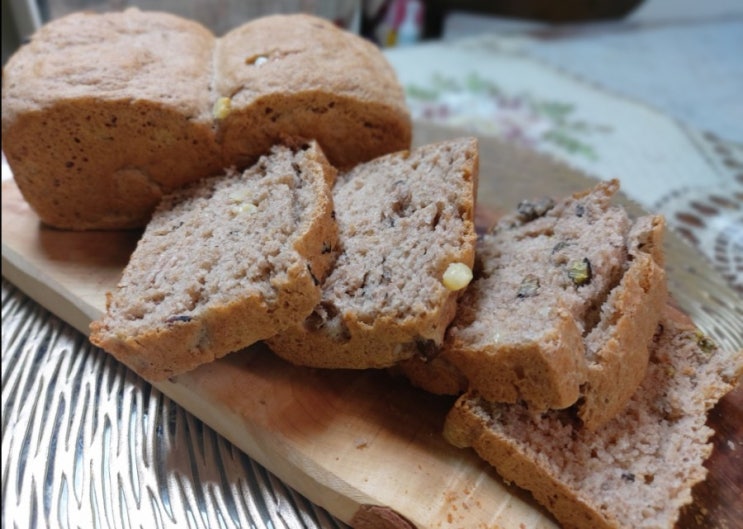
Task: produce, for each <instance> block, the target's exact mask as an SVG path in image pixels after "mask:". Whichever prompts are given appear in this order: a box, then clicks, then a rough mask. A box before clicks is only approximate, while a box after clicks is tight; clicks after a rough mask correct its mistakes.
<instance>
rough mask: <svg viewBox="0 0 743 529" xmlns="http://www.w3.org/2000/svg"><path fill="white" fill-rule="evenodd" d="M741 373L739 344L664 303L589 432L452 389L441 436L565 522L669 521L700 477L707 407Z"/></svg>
mask: <svg viewBox="0 0 743 529" xmlns="http://www.w3.org/2000/svg"><path fill="white" fill-rule="evenodd" d="M741 371H743V351H738V352H734V353H731V352H725V351H722V350H720V349H718V348H716V347H715V346H714V345H713V344H712V342H711V341H710V340H709V339H708V338H706V337H705V336H704V335H703V334H701V333H700V332H699V331H698V330H697V329H696V328H695V327H694V325H693V324H692V323H691V322H690V321H689V319H688V318H687V317H686V316H685V315H683V314H681V313H679V312H678V311H677V310H675V309H672V308H670V307H667V308H666V309H665V311H664V313H663V317H662V320H661V323H660V325H659V326H658V333H657V334H656V335H655V337H654V339H653V346H652V354H651V361H650V364H649V367H648V370H647V374H646V376H645V379H644V380H643V382H642V384H641V386H640V388H639V389H638V391H637V392H636V393H635V394H634V395H633V396H632V398H631V400H630V402H629V404H628V405H627V406H626V408H625V409H624V410H623V411H622V412H621V413H620V414H619V415H617V416H616V417H615V418H613V419H612V420H611V421H609V422H608V423H607V424H605V425H604V426H603V427H602V428H600V429H599V430H597V431H595V432H591V431H589V430H587V429H585V428H581V427H580V425H579V421H577V420H576V418H575V416H574V415H573V414H572V413H571V412H569V411H565V410H562V411H555V410H553V411H548V412H545V413H535V412H533V411H531V410H529V409H528V407H527V406H525V405H523V404H522V403H519V404H493V403H489V402H488V401H486V400H484V399H483V398H482V397H481V396H479V395H478V394H477V393H476V392H472V393H467V394H465V395H463V396H462V397H460V399H459V400H458V401H457V403H456V405H455V407H454V408H453V409H452V410H451V412H450V413H449V415H448V416H447V419H446V423H445V436H446V438H447V439H448V440H449V441H450V442H451V443H453V444H454V445H456V446H459V447H468V446H471V447H473V448H474V449H475V450H476V451H477V453H478V454H479V455H480V456H482V457H483V458H484V459H485V460H487V461H488V462H490V463H491V464H492V465H493V466H494V467H495V468H496V470H497V471H498V473H499V474H500V475H501V476H502V477H503V478H504V479H505V480H506V481H509V482H513V483H515V484H516V485H518V486H520V487H522V488H524V489H527V490H529V491H531V493H532V494H533V495H534V497H535V499H536V500H537V501H538V502H540V503H541V504H542V505H544V506H545V507H546V508H547V509H549V510H550V511H551V512H552V513H553V514H554V516H555V517H556V518H557V520H558V522H559V523H560V524H561V525H562V526H563V527H566V528H578V529H603V528H607V529H608V528H612V529H641V528H653V529H671V528H672V527H673V526H674V523H675V521H676V519H677V518H678V515H679V510H680V508H681V507H682V506H683V505H685V504H687V503H689V502H690V501H691V488H692V486H693V485H694V484H695V483H697V482H699V481H702V480H703V479H704V478H705V476H706V473H707V471H706V469H705V467H704V466H703V462H704V460H705V459H706V458H707V457H708V456H709V455H710V453H711V451H712V444H711V443H710V442H709V439H710V437H711V436H712V434H713V431H712V430H711V429H710V428H708V427H707V426H706V425H705V421H706V413H707V411H708V410H709V409H710V408H712V406H714V404H715V403H716V402H717V401H718V400H719V399H720V398H721V397H722V396H723V395H724V394H725V393H726V392H727V391H729V390H730V389H731V388H732V387H734V385H735V384H736V381H737V380H738V379H739V377H740V375H741Z"/></svg>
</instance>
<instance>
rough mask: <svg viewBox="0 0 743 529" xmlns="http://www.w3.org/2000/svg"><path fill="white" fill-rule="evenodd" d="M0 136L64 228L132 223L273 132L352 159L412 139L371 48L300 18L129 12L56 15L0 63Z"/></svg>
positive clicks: (43, 206) (54, 222)
mask: <svg viewBox="0 0 743 529" xmlns="http://www.w3.org/2000/svg"><path fill="white" fill-rule="evenodd" d="M2 109H3V111H2V143H3V151H4V152H5V154H6V156H7V159H8V163H9V165H10V167H11V169H12V171H13V175H14V177H15V179H16V182H17V183H18V187H19V189H20V190H21V192H22V194H23V196H24V198H25V199H26V201H27V202H28V203H29V204H30V205H31V207H32V208H33V209H34V211H35V212H36V213H37V214H38V215H39V217H40V218H41V220H42V221H43V222H44V223H46V224H49V225H51V226H55V227H58V228H65V229H76V230H83V229H119V228H131V227H143V226H144V225H145V224H146V223H147V221H148V220H149V218H150V215H151V214H152V211H153V210H154V208H155V207H156V205H157V204H158V202H159V201H160V199H161V198H162V196H163V195H164V194H167V193H169V192H170V191H173V190H174V189H177V188H178V187H180V186H182V185H185V184H187V183H189V182H193V181H196V180H198V179H200V178H203V177H207V176H211V175H214V174H218V173H219V172H221V171H222V170H223V168H225V167H231V166H236V167H237V168H238V169H243V168H245V167H247V166H249V165H252V164H253V163H254V162H255V161H256V160H257V159H258V157H259V156H260V155H262V154H264V153H266V152H268V150H269V149H270V148H271V146H273V145H274V144H275V143H277V142H278V141H279V140H280V138H281V137H283V136H285V135H292V136H300V137H303V138H313V139H316V140H317V141H318V142H319V143H320V145H321V147H322V148H323V149H324V150H326V155H327V156H328V158H329V160H330V162H331V163H332V164H334V165H337V166H351V165H354V164H356V163H358V162H361V161H367V160H370V159H372V158H374V157H376V156H378V155H381V154H384V153H389V152H394V151H398V150H400V149H407V148H409V147H410V139H411V128H412V125H411V120H410V115H409V113H408V111H407V107H406V104H405V94H404V92H403V89H402V87H401V85H400V84H399V82H398V81H397V78H396V76H395V73H394V71H393V70H392V68H391V66H390V65H389V64H388V62H387V61H386V59H385V58H384V55H383V54H382V52H381V50H379V49H378V48H377V47H375V46H374V45H373V44H371V43H369V42H367V41H365V40H364V39H363V38H362V37H360V36H358V35H354V34H352V33H350V32H347V31H343V30H342V29H340V28H338V27H336V26H334V25H333V24H332V23H330V22H328V21H325V20H323V19H320V18H316V17H313V16H309V15H277V16H272V17H267V18H265V19H256V20H252V21H249V22H247V23H245V24H244V25H242V26H240V27H239V28H236V29H235V30H233V31H232V32H229V33H228V34H227V35H225V36H224V37H223V38H216V37H215V36H214V35H213V34H212V33H211V32H210V31H209V30H208V29H207V28H205V27H204V26H202V25H200V24H198V23H196V22H193V21H190V20H187V19H183V18H181V17H178V16H175V15H170V14H167V13H160V12H151V11H140V10H139V9H136V8H129V9H126V10H124V11H121V12H108V13H102V14H96V13H93V12H81V13H74V14H71V15H68V16H65V17H61V18H59V19H55V20H53V21H51V22H49V23H48V24H46V25H45V26H43V27H42V28H41V29H39V30H38V31H37V32H36V33H35V34H34V35H33V36H32V38H31V40H30V42H29V43H28V44H26V45H24V46H22V47H21V48H20V49H19V50H18V51H17V52H16V53H15V54H14V55H13V56H12V57H11V58H10V59H9V60H8V61H7V63H6V64H5V66H4V68H3V80H2Z"/></svg>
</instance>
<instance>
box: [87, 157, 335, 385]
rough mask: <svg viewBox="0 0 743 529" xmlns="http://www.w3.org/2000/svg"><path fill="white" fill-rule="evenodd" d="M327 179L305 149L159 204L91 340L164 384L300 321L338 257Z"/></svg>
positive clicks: (326, 170)
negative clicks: (335, 249) (164, 380)
mask: <svg viewBox="0 0 743 529" xmlns="http://www.w3.org/2000/svg"><path fill="white" fill-rule="evenodd" d="M334 178H335V169H334V168H333V167H331V166H330V165H329V164H328V162H327V160H326V159H325V157H324V155H323V154H322V151H321V150H320V148H319V147H318V146H317V144H316V143H314V142H313V143H311V144H305V145H302V146H298V147H297V148H295V149H292V148H290V147H286V146H276V147H274V148H273V149H272V151H271V153H270V155H266V156H264V157H262V158H261V159H260V160H259V161H258V163H257V164H256V165H254V166H253V167H251V168H250V169H247V170H246V171H245V172H243V173H238V172H236V171H228V173H227V174H226V175H223V176H219V177H212V178H207V179H205V180H202V181H201V182H198V183H196V184H192V185H191V186H189V187H187V188H184V189H182V190H179V191H177V192H174V193H173V194H171V195H168V196H166V197H165V198H164V199H163V201H162V203H161V204H160V206H159V207H158V209H157V210H156V212H155V214H154V217H153V219H152V221H151V222H150V223H149V224H148V226H147V228H146V230H145V232H144V235H143V236H142V238H141V240H140V241H139V243H138V245H137V248H136V250H135V251H134V253H133V255H132V257H131V260H130V262H129V264H128V265H127V266H126V268H125V270H124V273H123V277H122V279H121V281H120V283H119V284H118V286H117V289H116V291H115V292H113V293H111V294H109V296H108V303H107V305H108V307H107V312H106V314H105V315H104V316H103V317H102V318H101V319H100V320H98V321H95V322H93V323H92V324H91V337H90V340H91V341H92V342H93V343H94V344H96V345H98V346H100V347H102V348H103V349H105V350H106V351H108V352H110V353H112V354H113V355H114V356H115V357H117V358H118V359H119V360H121V361H122V362H123V363H125V364H127V365H128V366H129V367H131V368H132V369H133V370H134V371H136V372H137V373H139V374H140V375H142V376H143V377H144V378H147V379H149V380H161V379H165V378H167V377H171V376H173V375H177V374H179V373H182V372H185V371H188V370H190V369H192V368H194V367H196V366H198V365H199V364H203V363H205V362H209V361H211V360H214V359H215V358H219V357H221V356H224V355H225V354H227V353H230V352H232V351H236V350H238V349H241V348H243V347H246V346H248V345H250V344H252V343H254V342H256V341H258V340H261V339H264V338H268V337H269V336H271V335H272V334H275V333H276V332H278V331H280V330H281V329H283V328H285V327H287V326H289V325H290V324H292V323H294V322H296V321H301V320H303V319H304V318H305V317H306V316H307V315H308V314H310V312H311V311H312V309H313V308H314V307H315V305H317V303H318V302H319V300H320V287H319V283H320V281H322V280H323V278H324V277H325V275H326V273H327V271H328V269H329V268H330V265H331V263H332V259H333V257H334V254H333V251H332V249H333V248H334V247H335V246H336V245H337V225H336V223H335V221H334V220H333V202H332V193H331V186H332V184H333V181H334Z"/></svg>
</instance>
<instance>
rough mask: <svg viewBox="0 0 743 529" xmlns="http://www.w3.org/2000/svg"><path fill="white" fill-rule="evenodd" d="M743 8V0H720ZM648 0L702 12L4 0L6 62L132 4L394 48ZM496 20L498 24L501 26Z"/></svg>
mask: <svg viewBox="0 0 743 529" xmlns="http://www.w3.org/2000/svg"><path fill="white" fill-rule="evenodd" d="M720 2H722V3H723V4H730V5H731V6H732V7H733V8H735V7H736V6H737V7H738V8H739V7H741V4H743V2H741V1H740V0H716V3H718V4H719V3H720ZM641 4H646V6H642V7H647V8H649V10H650V11H651V12H652V11H653V9H655V8H656V6H655V4H662V6H661V8H663V7H665V9H671V10H672V11H678V12H679V13H681V14H683V13H689V12H693V11H695V10H696V11H700V10H702V9H704V6H705V5H707V4H708V2H698V1H697V0H646V1H645V2H643V0H562V1H559V2H556V1H553V0H521V1H517V0H270V1H269V0H2V20H3V22H2V23H3V30H2V37H3V42H2V47H3V63H4V62H5V60H6V58H7V57H8V56H9V54H10V53H12V52H13V50H15V49H16V47H17V46H18V45H19V44H20V43H21V42H23V40H24V39H25V38H27V37H28V35H30V34H31V33H32V32H33V30H34V29H35V28H36V27H38V26H39V25H40V24H43V23H44V22H47V21H48V20H50V19H52V18H57V17H60V16H63V15H66V14H68V13H71V12H73V11H79V10H93V11H105V10H119V9H124V8H126V7H129V6H138V7H140V8H142V9H153V10H165V11H170V12H173V13H176V14H179V15H182V16H185V17H188V18H192V19H195V20H198V21H200V22H202V23H203V24H204V25H206V26H208V27H209V28H211V29H212V31H214V33H215V34H217V35H220V34H223V33H224V32H226V31H228V30H229V29H231V28H233V27H235V26H237V25H239V24H241V23H242V22H245V21H247V20H250V19H252V18H255V17H258V16H261V15H265V14H269V13H279V12H293V11H303V12H310V13H315V14H317V15H319V16H322V17H325V18H328V19H331V20H333V21H335V22H336V23H337V24H338V25H340V26H342V27H345V28H347V29H349V30H351V31H354V32H356V33H361V34H363V35H364V36H365V37H367V38H369V39H370V40H373V41H374V42H376V43H377V44H379V45H380V46H384V47H391V46H400V45H406V44H411V43H415V42H419V41H422V40H432V39H441V38H450V37H452V36H456V35H458V34H462V35H471V34H472V33H473V32H477V31H488V30H492V29H493V28H497V27H498V26H497V24H498V22H502V21H504V20H505V21H507V22H509V23H513V22H519V21H521V22H530V21H531V22H538V23H539V22H541V23H547V24H572V23H580V22H585V21H597V20H611V19H621V18H624V17H627V16H628V15H629V14H630V13H632V12H633V11H635V10H637V9H638V8H639V7H641ZM494 24H496V25H494Z"/></svg>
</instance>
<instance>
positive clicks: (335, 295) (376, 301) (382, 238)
mask: <svg viewBox="0 0 743 529" xmlns="http://www.w3.org/2000/svg"><path fill="white" fill-rule="evenodd" d="M477 176H478V150H477V141H476V140H475V139H474V138H461V139H456V140H450V141H445V142H440V143H434V144H430V145H425V146H423V147H419V148H417V149H415V150H413V151H412V152H407V151H405V152H400V153H395V154H391V155H386V156H382V157H380V158H377V159H375V160H372V161H371V162H367V163H365V164H362V165H359V166H357V167H356V168H354V169H353V170H351V171H349V172H346V173H344V174H341V175H340V176H339V177H338V181H337V182H336V186H335V189H334V191H333V199H334V202H335V208H336V219H337V221H338V229H339V233H340V236H339V255H338V259H337V260H336V262H335V265H334V266H333V269H332V271H331V273H330V274H329V276H328V278H327V279H326V281H325V283H324V284H323V288H322V300H321V301H320V303H319V304H318V305H317V307H315V309H314V311H313V312H312V314H311V315H310V316H309V317H308V318H307V319H306V320H305V321H304V322H299V323H298V324H297V325H294V326H292V327H290V328H289V329H287V330H285V331H282V332H281V333H279V334H277V335H276V336H274V337H273V338H271V339H269V340H268V341H267V343H268V345H269V346H270V347H271V349H273V350H274V351H275V352H276V354H278V355H279V356H281V357H283V358H285V359H287V360H289V361H291V362H293V363H296V364H300V365H307V366H314V367H327V368H354V369H361V368H378V367H386V366H390V365H392V364H395V363H396V362H399V361H400V360H402V359H404V358H409V357H411V356H412V355H414V354H418V353H419V352H420V351H426V350H428V349H431V348H435V347H437V346H438V345H440V344H441V342H442V340H443V337H444V332H445V330H446V327H447V325H448V324H449V322H450V321H451V319H452V318H453V317H454V314H455V311H456V306H457V299H458V297H459V295H460V293H461V291H462V289H463V287H464V286H465V285H466V284H467V282H468V281H469V279H468V278H465V279H464V280H463V282H459V283H458V282H457V280H456V278H455V279H454V281H453V282H452V281H451V280H450V279H449V275H448V274H447V275H446V277H445V274H446V273H447V270H449V272H451V271H452V270H455V271H456V270H458V269H460V270H462V271H463V272H464V273H465V275H466V274H467V273H468V272H471V267H472V265H473V260H474V251H475V239H476V234H475V227H474V203H475V192H476V188H477ZM450 265H453V266H452V267H451V268H450ZM445 284H446V285H448V286H445Z"/></svg>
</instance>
